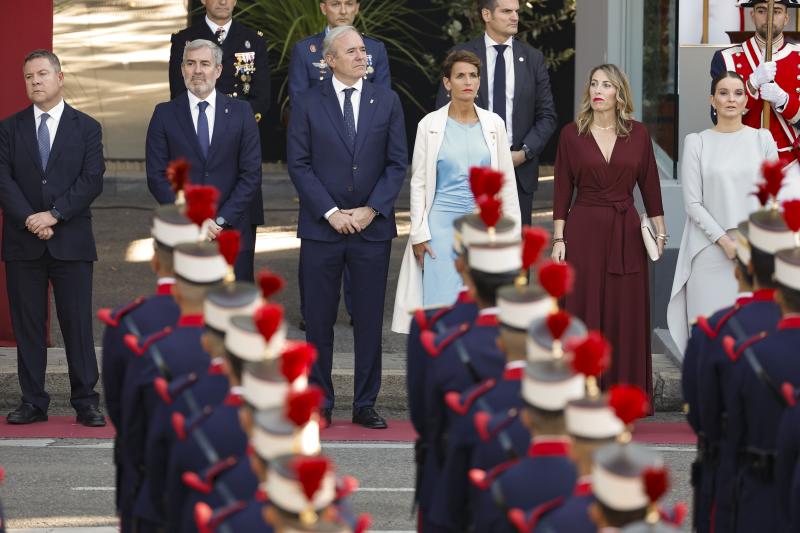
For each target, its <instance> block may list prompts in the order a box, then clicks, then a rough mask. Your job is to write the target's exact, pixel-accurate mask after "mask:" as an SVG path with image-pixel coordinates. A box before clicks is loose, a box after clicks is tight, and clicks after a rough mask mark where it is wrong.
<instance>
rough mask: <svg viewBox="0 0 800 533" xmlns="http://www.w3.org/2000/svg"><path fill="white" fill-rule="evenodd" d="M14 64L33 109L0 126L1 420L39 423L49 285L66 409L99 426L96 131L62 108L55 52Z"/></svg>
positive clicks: (99, 172) (43, 408)
mask: <svg viewBox="0 0 800 533" xmlns="http://www.w3.org/2000/svg"><path fill="white" fill-rule="evenodd" d="M23 65H24V66H23V71H24V73H25V86H26V88H27V91H28V98H30V100H31V102H33V105H32V106H29V107H27V108H25V109H24V110H22V111H20V112H19V113H17V114H16V115H13V116H11V117H9V118H7V119H6V120H4V121H3V122H2V123H0V207H2V208H3V212H4V215H5V224H3V260H4V261H5V262H6V274H7V278H6V285H7V289H8V299H9V303H10V306H11V322H12V325H13V328H14V335H15V337H16V339H17V373H18V376H19V384H20V388H21V389H22V403H21V405H20V406H19V407H17V409H15V410H14V411H12V412H11V413H9V415H8V417H7V420H8V423H10V424H28V423H31V422H38V421H44V420H47V409H48V407H49V403H50V396H49V395H48V394H47V392H46V391H45V389H44V380H45V372H46V369H47V348H46V340H45V339H46V336H47V332H46V331H45V328H46V324H47V313H48V298H47V288H48V284H49V283H52V284H53V294H54V297H55V302H56V313H57V315H58V322H59V324H60V326H61V332H62V334H63V336H64V348H65V350H66V354H67V363H68V365H69V379H70V386H71V396H70V403H71V404H72V407H73V408H74V409H75V411H76V413H77V415H78V417H77V420H78V422H80V423H82V424H84V425H87V426H104V425H105V419H104V418H103V415H102V414H101V413H100V411H99V410H98V408H97V406H98V403H99V396H98V394H97V392H95V390H94V387H95V384H96V383H97V379H98V377H99V376H98V371H97V358H96V356H95V352H94V335H93V333H92V319H93V317H92V268H93V262H94V261H96V260H97V251H96V250H95V244H94V235H93V234H92V214H91V211H90V210H89V207H90V206H91V204H92V202H93V201H94V199H95V198H97V196H98V195H99V194H100V193H101V192H102V190H103V173H104V172H105V164H104V162H103V144H102V132H101V128H100V124H99V123H98V122H97V121H96V120H94V119H92V118H91V117H89V116H88V115H85V114H84V113H81V112H80V111H77V110H76V109H74V108H72V107H70V106H69V105H67V104H66V103H65V102H64V99H63V96H62V92H63V84H64V74H63V72H61V63H60V62H59V60H58V57H56V56H55V54H53V53H52V52H50V51H47V50H34V51H33V52H31V53H30V54H28V56H27V57H26V58H25V62H24V64H23Z"/></svg>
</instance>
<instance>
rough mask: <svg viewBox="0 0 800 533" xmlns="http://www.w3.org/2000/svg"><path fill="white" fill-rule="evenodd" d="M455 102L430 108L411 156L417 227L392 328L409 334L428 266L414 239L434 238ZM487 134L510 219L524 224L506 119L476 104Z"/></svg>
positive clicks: (404, 264)
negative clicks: (441, 164)
mask: <svg viewBox="0 0 800 533" xmlns="http://www.w3.org/2000/svg"><path fill="white" fill-rule="evenodd" d="M449 109H450V104H447V105H446V106H444V107H442V108H441V109H439V110H437V111H434V112H432V113H428V114H427V115H425V117H424V118H423V119H422V120H421V121H420V122H419V125H418V126H417V138H416V141H415V143H414V155H413V158H412V161H411V230H410V233H409V237H408V243H407V244H406V250H405V253H404V254H403V262H402V264H401V266H400V275H399V277H398V280H397V293H396V295H395V299H394V313H393V316H392V331H396V332H398V333H408V330H409V327H410V324H411V313H412V312H413V311H414V310H416V309H418V308H420V307H422V268H420V266H419V263H417V260H416V258H415V257H414V252H413V250H412V248H411V246H412V245H414V244H419V243H421V242H425V241H429V240H430V239H431V232H430V228H429V227H428V214H429V213H430V210H431V206H432V205H433V197H434V194H435V193H436V162H437V159H438V156H439V149H440V148H441V146H442V142H443V141H444V128H445V125H446V124H447V116H448V115H447V114H448V110H449ZM475 111H476V112H477V113H478V121H479V122H480V125H481V130H482V131H483V137H484V139H485V140H486V145H487V146H488V147H489V152H490V153H491V166H492V168H494V169H498V170H500V171H502V172H503V174H505V181H504V182H503V187H502V189H501V190H500V198H501V199H502V201H503V215H504V216H505V217H507V218H510V219H511V220H513V221H514V222H515V224H516V225H517V229H520V228H519V226H520V218H521V217H520V212H519V198H518V197H517V183H516V177H515V175H514V163H513V162H512V161H511V151H510V150H509V147H508V135H507V133H506V127H505V123H504V122H503V119H501V118H500V117H499V116H498V115H496V114H495V113H492V112H491V111H487V110H485V109H482V108H480V107H478V106H475Z"/></svg>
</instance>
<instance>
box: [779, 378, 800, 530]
mask: <svg viewBox="0 0 800 533" xmlns="http://www.w3.org/2000/svg"><path fill="white" fill-rule="evenodd" d="M781 392H783V396H784V400H786V405H787V408H786V409H785V410H784V412H783V415H781V422H780V425H779V426H778V441H777V444H776V457H775V485H776V487H777V492H778V498H779V503H780V512H781V517H780V518H781V523H780V525H781V531H792V532H796V531H800V474H798V458H800V408H798V407H797V400H798V392H800V389H795V388H794V387H792V386H790V385H788V384H785V385H784V386H783V387H782V390H781Z"/></svg>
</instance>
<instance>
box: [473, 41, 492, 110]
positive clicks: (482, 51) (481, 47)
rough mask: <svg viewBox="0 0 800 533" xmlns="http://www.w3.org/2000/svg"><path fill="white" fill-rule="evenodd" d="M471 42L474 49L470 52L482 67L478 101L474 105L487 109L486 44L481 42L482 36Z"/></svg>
mask: <svg viewBox="0 0 800 533" xmlns="http://www.w3.org/2000/svg"><path fill="white" fill-rule="evenodd" d="M473 42H474V43H475V47H474V48H473V49H472V51H473V52H474V53H475V55H477V56H478V58H480V60H481V65H483V68H482V69H481V86H480V88H479V89H478V101H477V102H476V103H477V104H478V107H482V108H484V109H487V108H488V107H489V73H488V72H487V67H486V43H485V42H484V40H483V34H481V36H480V37H478V38H477V39H475V41H473Z"/></svg>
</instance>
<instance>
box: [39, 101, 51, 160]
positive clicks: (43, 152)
mask: <svg viewBox="0 0 800 533" xmlns="http://www.w3.org/2000/svg"><path fill="white" fill-rule="evenodd" d="M49 118H50V115H48V114H47V113H42V117H41V121H40V122H39V131H38V132H37V133H36V137H37V139H38V141H39V156H40V157H41V158H42V170H45V169H46V168H47V160H48V159H50V130H48V129H47V119H49Z"/></svg>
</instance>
